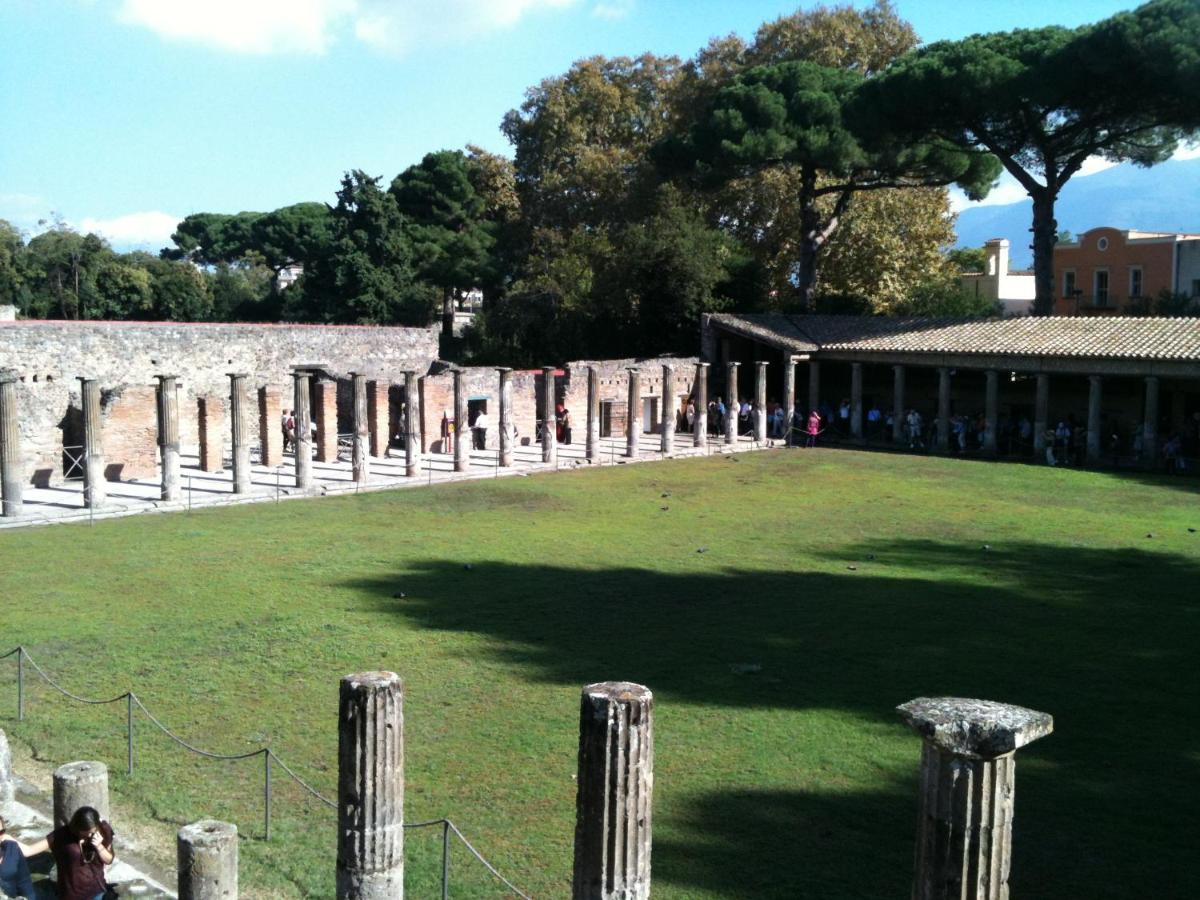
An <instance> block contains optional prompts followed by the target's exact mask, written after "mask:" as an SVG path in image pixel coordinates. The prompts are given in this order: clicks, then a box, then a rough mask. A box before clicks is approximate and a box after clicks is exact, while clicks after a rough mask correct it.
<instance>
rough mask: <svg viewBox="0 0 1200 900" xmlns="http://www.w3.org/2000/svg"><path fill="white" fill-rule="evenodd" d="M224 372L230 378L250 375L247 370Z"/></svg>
mask: <svg viewBox="0 0 1200 900" xmlns="http://www.w3.org/2000/svg"><path fill="white" fill-rule="evenodd" d="M225 374H226V375H228V376H229V377H230V378H249V377H250V373H249V372H226V373H225Z"/></svg>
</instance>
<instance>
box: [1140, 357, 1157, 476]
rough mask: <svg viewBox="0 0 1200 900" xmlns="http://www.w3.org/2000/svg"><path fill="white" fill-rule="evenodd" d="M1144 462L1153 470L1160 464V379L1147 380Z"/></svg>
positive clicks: (1148, 378) (1143, 431) (1143, 430)
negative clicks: (1156, 464)
mask: <svg viewBox="0 0 1200 900" xmlns="http://www.w3.org/2000/svg"><path fill="white" fill-rule="evenodd" d="M1142 461H1143V462H1144V463H1145V464H1146V465H1147V466H1149V467H1151V468H1153V467H1154V465H1155V463H1157V462H1158V379H1157V378H1156V377H1154V376H1153V375H1150V376H1147V378H1146V414H1145V417H1144V419H1143V421H1142Z"/></svg>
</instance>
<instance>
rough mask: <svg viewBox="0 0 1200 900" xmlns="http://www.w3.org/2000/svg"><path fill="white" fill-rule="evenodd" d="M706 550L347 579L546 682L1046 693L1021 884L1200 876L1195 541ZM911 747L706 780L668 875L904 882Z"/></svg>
mask: <svg viewBox="0 0 1200 900" xmlns="http://www.w3.org/2000/svg"><path fill="white" fill-rule="evenodd" d="M850 566H854V567H855V568H854V569H853V570H852V569H850V568H849V567H850ZM694 568H695V571H693V572H689V573H674V574H672V573H667V572H662V571H647V570H641V569H604V568H600V569H575V568H570V567H566V566H530V565H514V564H508V563H489V562H477V563H474V564H473V565H472V566H471V568H469V569H468V568H466V567H465V566H464V565H463V564H462V563H461V562H447V561H430V562H426V563H422V564H418V565H416V566H414V567H413V568H412V569H411V570H409V571H405V572H402V573H398V574H397V575H396V576H394V577H392V578H385V579H377V580H362V581H356V582H352V583H350V584H349V585H348V586H350V587H352V588H354V589H355V590H358V591H360V592H365V593H366V594H367V596H368V598H369V600H368V602H369V603H373V604H374V605H375V606H376V607H377V609H378V610H380V611H382V612H385V613H388V614H392V615H395V616H399V617H402V618H404V619H406V620H408V621H409V622H411V623H413V624H415V625H417V626H419V627H422V628H428V629H435V630H445V631H463V632H471V633H476V634H481V635H485V636H487V637H490V638H491V639H492V641H493V642H494V643H492V644H491V645H490V646H489V647H488V649H486V650H476V651H475V652H486V653H490V654H492V655H494V656H495V657H496V658H498V659H499V660H501V661H503V662H505V663H506V664H509V665H512V666H514V667H515V668H516V669H518V670H519V671H520V672H521V673H522V674H523V675H524V676H525V677H528V678H530V679H532V680H540V681H548V682H552V683H559V684H566V685H583V684H586V683H589V682H593V681H601V680H606V679H628V680H632V681H637V682H641V683H644V684H647V685H649V686H650V687H651V688H653V689H654V690H655V692H656V696H657V697H658V702H659V704H660V706H661V705H662V704H698V705H704V706H708V707H724V708H729V709H730V710H731V711H732V710H736V709H739V708H776V709H784V710H788V709H792V710H800V709H831V710H843V711H847V712H850V713H852V714H854V715H856V716H858V717H860V718H861V719H863V720H864V721H868V722H869V721H877V722H882V723H887V724H889V725H891V726H893V727H894V729H895V732H894V740H895V741H903V740H913V741H914V742H915V739H913V738H909V737H906V736H905V732H904V731H903V729H902V727H901V726H900V725H899V724H897V723H896V718H895V713H894V707H895V706H896V704H898V703H902V702H904V701H906V700H909V699H911V698H913V697H916V696H920V695H959V696H974V697H985V698H988V699H994V700H1001V701H1005V702H1011V703H1019V704H1022V705H1026V706H1030V707H1033V708H1036V709H1043V710H1046V711H1048V712H1050V713H1052V714H1053V715H1054V716H1055V720H1056V731H1055V734H1054V735H1053V736H1051V737H1050V738H1047V739H1045V740H1043V741H1042V742H1039V743H1038V744H1036V745H1035V746H1034V747H1032V748H1030V749H1029V750H1026V751H1024V752H1023V753H1022V759H1024V760H1026V764H1025V765H1023V766H1022V767H1021V770H1020V771H1021V782H1022V792H1021V798H1020V801H1019V804H1018V817H1019V821H1020V822H1021V823H1022V839H1021V841H1020V843H1019V845H1018V847H1017V860H1016V863H1015V864H1014V880H1013V884H1014V892H1015V893H1017V894H1018V895H1020V896H1066V895H1067V894H1070V895H1072V896H1088V897H1123V896H1128V889H1129V885H1130V884H1133V883H1137V884H1138V886H1139V890H1140V891H1144V895H1146V896H1159V897H1169V896H1190V895H1195V894H1196V893H1197V892H1200V876H1197V874H1196V872H1197V870H1196V867H1195V866H1194V865H1192V864H1191V862H1190V861H1189V860H1190V855H1191V850H1190V847H1188V846H1185V842H1184V841H1183V840H1182V839H1181V837H1180V836H1181V835H1182V834H1184V833H1186V832H1187V831H1188V829H1189V828H1190V827H1191V824H1190V823H1192V812H1193V803H1192V801H1191V799H1189V798H1190V797H1192V796H1193V790H1194V782H1195V777H1196V775H1197V768H1200V766H1198V763H1200V755H1198V754H1197V750H1196V747H1197V746H1198V745H1200V727H1198V726H1197V722H1196V718H1195V716H1194V715H1193V712H1194V710H1195V709H1196V705H1197V702H1196V701H1197V700H1198V699H1200V689H1198V687H1197V681H1196V679H1195V678H1194V675H1193V668H1192V667H1193V664H1194V654H1195V648H1196V646H1197V637H1200V592H1198V591H1197V588H1196V586H1197V585H1198V584H1200V563H1198V562H1197V560H1196V559H1193V558H1190V557H1188V556H1184V555H1179V554H1167V553H1157V552H1152V551H1150V550H1142V549H1133V548H1126V549H1091V548H1077V547H1063V546H1047V545H1043V544H1034V543H1020V544H1009V545H1005V546H1003V547H994V548H991V549H989V550H987V551H985V550H983V549H982V548H981V547H980V546H978V545H973V546H965V545H961V544H945V543H937V542H930V541H914V540H896V541H890V542H881V543H872V544H864V545H860V546H856V547H853V548H850V549H849V550H847V551H845V552H844V553H843V554H839V555H838V557H831V558H830V559H828V560H827V565H826V566H825V569H826V570H825V571H809V572H763V571H753V570H747V569H742V568H738V567H737V566H734V565H730V566H724V565H722V561H720V560H718V559H716V558H715V554H697V557H696V562H695V567H694ZM401 592H402V593H403V594H404V595H405V596H404V597H402V598H401V597H398V596H396V595H397V594H399V593H401ZM894 750H895V745H893V746H892V751H893V752H894ZM916 758H917V754H916V748H915V745H914V747H913V755H912V760H913V762H912V768H911V776H908V778H909V781H908V782H907V783H906V784H903V785H900V786H896V785H893V784H890V783H887V785H886V790H884V791H882V792H880V793H878V794H874V793H870V792H868V793H867V794H865V795H864V794H856V793H854V792H853V791H852V790H851V791H848V792H840V793H831V794H830V795H828V796H820V797H814V796H812V795H801V794H791V793H780V794H776V795H761V796H760V795H758V794H754V793H745V792H741V793H739V792H736V791H735V792H731V793H716V794H712V795H706V796H703V797H701V798H699V799H695V798H693V801H692V802H694V803H695V808H694V809H692V810H691V811H690V812H689V813H687V814H686V818H687V821H688V822H689V823H693V825H694V827H693V826H691V825H685V826H684V830H685V831H686V832H688V833H689V835H690V837H689V838H688V839H687V840H686V841H682V842H679V841H676V842H671V841H667V842H663V843H660V844H659V846H658V849H657V850H656V854H655V869H656V873H657V875H658V877H660V878H662V879H664V880H665V881H667V882H668V883H675V884H690V885H694V886H697V887H703V888H705V889H708V890H715V891H719V892H721V893H722V895H728V896H751V895H752V896H806V895H807V894H806V893H805V891H807V890H808V889H809V886H811V885H822V887H821V888H820V889H819V890H818V889H816V888H813V890H814V893H813V894H812V895H813V896H826V897H833V896H846V897H853V896H884V895H892V896H894V895H897V894H902V893H903V892H904V891H903V890H902V889H901V888H902V887H903V885H904V884H906V883H907V881H906V878H907V876H906V877H905V879H903V880H901V881H895V880H894V874H889V875H888V885H889V887H888V889H887V890H877V887H878V885H879V884H880V882H879V881H878V880H877V879H878V878H882V877H883V876H882V875H880V873H878V872H873V871H872V869H874V868H875V866H874V864H872V863H867V864H861V860H863V859H865V858H867V857H870V855H871V854H872V853H875V854H876V855H877V856H878V857H879V858H880V859H881V860H885V859H886V860H888V862H887V864H886V866H885V868H893V867H894V866H895V865H899V864H900V862H899V861H901V860H903V861H904V862H903V866H902V867H903V868H904V871H906V872H907V868H906V867H907V866H908V862H907V860H908V858H909V854H910V852H911V842H912V834H913V817H914V814H915V813H914V808H915V797H916ZM892 760H894V756H893V757H892ZM889 765H891V763H890V762H889ZM884 768H885V767H881V771H880V773H879V776H878V778H876V779H875V782H876V786H878V783H879V781H880V780H883V781H884V782H886V781H887V778H888V777H889V776H888V775H887V773H886V771H884ZM862 787H863V788H869V787H870V786H862ZM781 822H782V823H784V824H786V823H789V822H790V823H792V824H791V825H788V826H787V827H783V825H781V824H780V823H781ZM756 823H757V824H756ZM838 823H845V827H843V826H842V825H839V824H838ZM758 825H761V826H762V827H758ZM851 826H852V827H851ZM781 830H782V831H783V832H789V831H790V834H784V835H783V836H781V835H780V831H781ZM826 834H828V837H825V836H824V835H826ZM747 855H748V856H749V858H753V859H754V860H755V863H754V865H750V864H749V863H748V862H747V863H745V864H744V863H743V862H742V861H741V860H742V858H743V857H747ZM709 856H711V857H712V859H711V860H706V859H705V857H709ZM1151 858H1153V859H1155V860H1156V864H1155V866H1154V867H1152V870H1151V871H1147V867H1146V865H1145V861H1146V860H1147V859H1151ZM856 859H857V860H860V863H859V864H855V863H854V862H853V861H854V860H856ZM758 866H761V867H762V873H761V877H762V878H764V879H766V878H768V877H770V878H771V879H774V880H772V881H771V884H776V883H777V881H778V879H780V878H781V877H784V874H786V873H797V872H801V870H803V872H804V878H803V879H801V880H800V881H797V882H796V883H794V884H791V885H787V886H780V887H779V891H780V892H779V893H770V892H769V891H767V889H766V888H765V887H764V888H763V889H762V890H761V891H760V890H758V889H755V890H750V891H746V890H743V889H741V888H744V887H745V885H746V879H751V878H757V877H759V876H758V875H757V874H755V869H756V867H758ZM860 869H861V871H860ZM781 873H783V874H781ZM733 881H736V882H737V883H736V885H735V884H734V883H733ZM839 882H840V883H841V884H842V885H843V887H844V890H843V889H841V888H837V889H835V888H836V885H837V883H839ZM1185 882H1186V884H1184V883H1185ZM764 884H766V882H765V881H764ZM1045 885H1055V886H1057V887H1056V888H1055V889H1054V890H1050V891H1045V890H1041V889H1040V888H1039V886H1045ZM1064 885H1070V886H1071V887H1070V889H1069V890H1067V889H1065V888H1064V887H1063V886H1064ZM1182 887H1186V888H1187V890H1186V891H1183V892H1177V890H1181V889H1182ZM772 890H774V888H772ZM1064 891H1066V893H1064Z"/></svg>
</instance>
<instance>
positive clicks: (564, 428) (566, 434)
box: [558, 403, 571, 444]
mask: <svg viewBox="0 0 1200 900" xmlns="http://www.w3.org/2000/svg"><path fill="white" fill-rule="evenodd" d="M558 439H559V440H560V441H561V442H562V443H564V444H569V443H571V411H570V410H569V409H567V408H566V407H565V406H563V405H562V404H561V403H560V404H559V406H558Z"/></svg>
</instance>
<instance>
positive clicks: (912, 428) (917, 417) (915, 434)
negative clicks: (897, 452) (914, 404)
mask: <svg viewBox="0 0 1200 900" xmlns="http://www.w3.org/2000/svg"><path fill="white" fill-rule="evenodd" d="M904 424H905V426H906V427H907V428H908V449H909V450H912V449H914V448H916V447H920V448H921V449H922V450H924V449H925V439H924V437H922V435H923V433H924V423H923V422H922V421H921V414H920V413H919V412H917V411H916V409H915V408H914V409H910V410H909V411H908V415H907V416H905V417H904Z"/></svg>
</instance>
